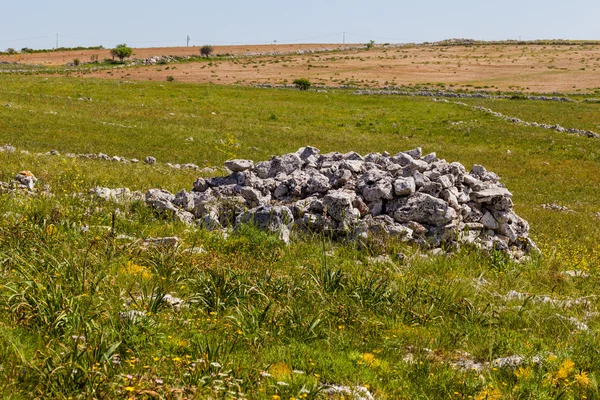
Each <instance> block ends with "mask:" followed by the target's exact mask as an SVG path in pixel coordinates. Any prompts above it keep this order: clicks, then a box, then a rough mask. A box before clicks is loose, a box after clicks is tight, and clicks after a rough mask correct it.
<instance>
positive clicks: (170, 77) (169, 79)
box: [167, 75, 175, 82]
mask: <svg viewBox="0 0 600 400" xmlns="http://www.w3.org/2000/svg"><path fill="white" fill-rule="evenodd" d="M174 80H175V78H174V77H173V75H167V82H173V81H174Z"/></svg>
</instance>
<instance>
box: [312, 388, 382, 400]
mask: <svg viewBox="0 0 600 400" xmlns="http://www.w3.org/2000/svg"><path fill="white" fill-rule="evenodd" d="M323 387H324V389H323V390H322V392H323V393H325V394H327V395H329V396H330V397H331V396H336V395H337V396H340V395H341V396H349V397H350V399H351V400H375V397H373V395H372V394H371V392H369V389H367V388H366V387H364V386H352V387H351V386H341V385H323Z"/></svg>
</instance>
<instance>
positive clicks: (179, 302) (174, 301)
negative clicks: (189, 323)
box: [162, 294, 185, 310]
mask: <svg viewBox="0 0 600 400" xmlns="http://www.w3.org/2000/svg"><path fill="white" fill-rule="evenodd" d="M162 301H164V302H165V303H167V304H168V305H170V306H171V307H173V309H175V310H179V309H180V308H181V307H182V306H183V305H184V303H185V301H184V300H183V299H180V298H179V297H174V296H172V295H170V294H165V295H164V296H163V298H162Z"/></svg>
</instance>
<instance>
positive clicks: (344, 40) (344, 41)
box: [343, 32, 346, 44]
mask: <svg viewBox="0 0 600 400" xmlns="http://www.w3.org/2000/svg"><path fill="white" fill-rule="evenodd" d="M343 43H344V44H346V32H344V39H343Z"/></svg>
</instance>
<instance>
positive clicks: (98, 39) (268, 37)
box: [0, 0, 600, 50]
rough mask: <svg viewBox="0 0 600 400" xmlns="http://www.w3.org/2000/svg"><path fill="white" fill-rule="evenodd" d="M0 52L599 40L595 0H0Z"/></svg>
mask: <svg viewBox="0 0 600 400" xmlns="http://www.w3.org/2000/svg"><path fill="white" fill-rule="evenodd" d="M0 1H1V3H2V4H0V13H1V15H2V23H1V24H0V49H2V50H3V49H6V48H9V47H13V48H15V49H21V48H23V47H31V48H52V47H54V46H55V45H56V34H57V33H58V34H59V37H58V38H59V46H64V47H74V46H93V45H103V46H105V47H112V46H114V45H116V44H118V43H122V42H126V43H127V44H129V45H130V46H134V47H158V46H184V45H185V44H186V36H187V35H188V34H189V35H190V37H191V44H192V45H202V44H215V45H218V44H254V43H273V41H275V40H276V41H277V42H278V43H310V42H318V43H341V42H342V40H343V34H342V32H346V43H365V42H367V41H369V40H371V39H372V40H375V42H377V43H385V42H391V43H402V42H423V41H436V40H442V39H447V38H472V39H483V40H500V39H519V37H521V38H522V39H600V23H599V22H600V21H599V16H600V1H598V0H501V1H498V0H497V1H490V0H412V1H405V0H395V1H394V0H371V1H365V0H363V1H358V0H345V1H341V0H319V1H317V0H304V1H295V2H291V1H285V0H255V1H248V0H246V1H239V0H238V1H227V0H220V1H219V0H217V1H211V2H204V1H191V0H173V1H157V0H145V1H137V0H136V1H132V0H95V1H90V0H78V1H73V0H55V1H52V2H51V1H48V0H43V1H42V0H29V1H11V0H0Z"/></svg>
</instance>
